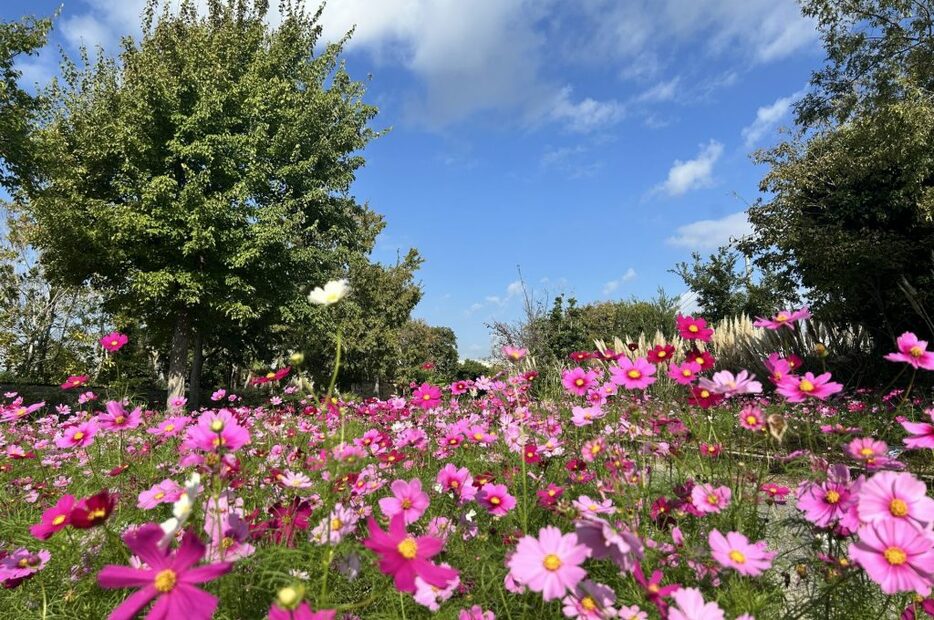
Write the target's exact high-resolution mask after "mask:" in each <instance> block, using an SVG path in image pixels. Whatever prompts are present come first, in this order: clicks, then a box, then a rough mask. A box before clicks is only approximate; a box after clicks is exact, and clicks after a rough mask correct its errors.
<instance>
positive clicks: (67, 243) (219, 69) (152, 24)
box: [17, 0, 379, 396]
mask: <svg viewBox="0 0 934 620" xmlns="http://www.w3.org/2000/svg"><path fill="white" fill-rule="evenodd" d="M267 4H268V3H267V2H266V1H265V0H253V1H248V0H226V1H222V0H211V1H210V2H209V3H208V7H207V10H206V12H205V13H204V14H203V15H199V14H198V12H197V11H196V9H195V6H194V2H192V1H190V0H186V1H185V2H183V3H182V5H181V7H180V9H179V10H178V11H177V12H172V11H171V10H170V9H169V6H168V4H166V5H165V7H162V6H161V3H160V0H149V2H148V3H147V6H146V9H145V12H144V19H143V34H142V38H141V40H140V41H138V42H137V41H134V40H132V39H130V38H125V39H124V40H123V46H122V47H123V49H122V52H121V53H120V55H119V60H117V59H111V58H106V57H104V56H103V55H102V54H99V55H98V58H97V61H96V62H94V63H87V62H85V63H84V65H83V66H80V67H79V66H77V65H75V64H72V63H68V62H66V63H65V64H64V65H63V67H62V76H63V79H62V81H61V82H60V83H55V84H53V86H52V87H51V88H50V89H49V91H48V92H47V93H46V96H47V98H48V100H49V101H50V105H49V106H48V109H47V113H46V114H45V115H44V116H43V117H42V119H41V120H40V122H39V123H38V124H37V126H36V127H35V130H34V136H33V137H34V139H33V140H32V141H31V142H32V145H33V146H32V149H33V151H32V155H33V157H34V158H35V159H36V160H37V164H38V171H37V175H36V176H35V177H34V178H20V179H18V181H19V182H18V185H17V189H18V190H19V191H20V192H21V194H22V195H23V196H24V197H25V199H26V203H25V204H26V207H27V209H28V212H29V213H30V215H31V216H32V217H33V218H34V219H35V221H36V223H37V224H38V231H39V235H38V236H37V237H36V243H37V245H38V247H39V248H40V250H41V252H42V260H43V262H44V263H45V265H46V266H47V268H48V271H49V274H50V275H51V276H52V277H53V278H56V279H59V280H61V281H62V282H66V283H73V284H80V283H84V282H90V283H91V284H92V285H93V286H94V287H95V288H97V289H99V290H100V291H102V292H103V294H104V296H105V300H106V308H107V309H108V310H111V311H124V312H127V313H133V314H134V315H136V316H139V317H142V318H143V319H144V321H145V323H146V325H147V327H148V328H149V329H151V330H152V332H153V334H158V335H160V336H161V338H162V340H163V342H170V345H169V346H168V348H169V355H168V375H167V378H168V385H169V392H170V396H171V395H173V394H179V393H181V392H182V391H183V390H184V384H185V377H186V370H187V365H188V355H189V349H190V340H191V335H192V332H193V330H194V335H195V341H196V344H197V347H196V349H197V351H196V354H197V353H198V351H200V350H201V348H202V347H204V346H207V345H208V344H210V343H211V342H212V341H213V340H215V339H216V338H219V337H222V336H227V337H231V338H232V337H237V336H243V337H246V338H247V339H248V340H249V341H250V342H252V343H256V342H260V341H263V340H264V339H265V340H266V341H273V340H275V337H274V336H275V335H274V334H272V333H271V330H272V329H273V327H274V326H277V325H281V324H282V323H283V322H284V321H283V309H284V308H286V307H288V306H290V305H294V304H295V303H297V302H296V300H298V299H300V298H301V297H302V294H303V293H304V292H305V291H306V290H307V288H308V284H309V283H314V284H318V283H322V282H324V281H325V280H326V279H327V278H328V276H330V275H333V274H335V273H341V272H345V273H346V270H347V269H349V268H350V265H351V263H352V261H354V260H355V259H357V258H358V257H360V256H361V255H363V254H365V253H367V252H368V251H369V250H370V249H371V247H372V243H373V239H374V238H375V234H376V232H375V231H376V230H378V226H377V225H378V222H379V219H378V218H377V217H375V216H373V214H372V212H371V211H370V210H369V209H368V208H367V207H366V206H364V205H361V204H359V203H358V202H356V200H355V199H354V198H353V196H351V195H350V193H349V189H350V185H351V183H352V181H353V180H354V174H355V170H356V169H357V168H359V167H360V166H361V165H363V163H364V160H363V157H362V156H361V155H360V154H359V151H360V149H362V148H363V147H364V146H365V145H366V144H367V143H368V142H369V141H370V140H371V139H372V138H374V137H375V136H376V135H378V134H377V133H376V132H374V131H373V130H372V129H370V128H369V122H370V120H371V119H372V118H373V116H374V115H375V114H376V108H374V107H373V106H370V105H367V104H365V103H363V102H362V96H363V93H364V88H363V85H362V84H360V83H359V82H355V81H353V80H351V78H350V76H349V75H348V74H347V72H346V71H345V69H344V66H343V64H342V63H341V62H340V54H341V50H342V44H343V42H340V43H336V44H331V45H323V46H319V37H320V34H321V27H320V24H319V23H318V19H319V16H320V10H319V11H318V12H317V13H314V14H308V13H306V12H304V10H303V9H301V8H299V7H298V6H297V4H299V3H293V2H285V3H283V5H282V15H283V17H282V22H281V24H280V25H279V26H278V27H275V28H270V27H269V26H267V24H266V21H265V17H266V13H267ZM84 60H85V61H86V60H87V57H86V55H85V56H84ZM250 342H247V343H245V345H244V349H250V348H251V346H250Z"/></svg>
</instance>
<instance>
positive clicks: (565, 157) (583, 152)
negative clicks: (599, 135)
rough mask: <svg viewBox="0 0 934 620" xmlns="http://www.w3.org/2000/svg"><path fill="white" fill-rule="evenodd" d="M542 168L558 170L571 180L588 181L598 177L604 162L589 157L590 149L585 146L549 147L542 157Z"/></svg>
mask: <svg viewBox="0 0 934 620" xmlns="http://www.w3.org/2000/svg"><path fill="white" fill-rule="evenodd" d="M540 162H541V166H542V168H548V169H552V170H557V171H560V172H562V173H564V174H565V176H567V178H569V179H572V180H574V179H588V178H591V177H593V176H596V174H597V173H598V172H600V170H601V169H603V162H602V161H600V160H594V159H592V157H591V156H589V149H588V148H587V147H585V146H583V145H580V144H578V145H577V146H573V147H571V146H562V147H558V148H554V147H548V148H546V149H545V152H544V153H542V157H541V160H540Z"/></svg>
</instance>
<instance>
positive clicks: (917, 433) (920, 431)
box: [898, 407, 934, 450]
mask: <svg viewBox="0 0 934 620" xmlns="http://www.w3.org/2000/svg"><path fill="white" fill-rule="evenodd" d="M926 413H927V414H928V417H929V418H931V420H932V421H934V407H932V408H930V409H927V410H926ZM898 423H899V424H901V425H902V428H904V429H905V430H906V431H907V432H908V433H910V434H911V437H905V438H904V439H902V443H904V444H905V445H906V446H907V447H908V448H909V449H910V450H917V449H925V448H934V424H931V423H930V422H910V421H908V420H905V419H901V420H899V421H898Z"/></svg>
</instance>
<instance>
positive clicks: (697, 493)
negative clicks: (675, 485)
mask: <svg viewBox="0 0 934 620" xmlns="http://www.w3.org/2000/svg"><path fill="white" fill-rule="evenodd" d="M732 495H733V492H732V491H731V490H730V487H724V486H720V487H714V486H713V485H712V484H698V485H695V486H694V488H693V489H691V504H692V505H693V506H694V507H695V508H696V509H697V510H698V512H700V513H702V514H707V513H715V512H720V511H721V510H723V509H724V508H726V507H727V506H729V505H730V498H731V497H732Z"/></svg>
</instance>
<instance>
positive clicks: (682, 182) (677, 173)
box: [655, 140, 723, 196]
mask: <svg viewBox="0 0 934 620" xmlns="http://www.w3.org/2000/svg"><path fill="white" fill-rule="evenodd" d="M722 154H723V145H722V144H720V143H719V142H717V141H716V140H711V141H710V142H708V143H707V144H706V145H701V149H700V152H699V153H698V154H697V157H695V158H694V159H689V160H687V161H681V160H680V159H676V160H675V162H674V164H672V166H671V169H670V170H669V171H668V178H667V179H666V180H665V182H664V183H661V184H660V185H658V186H656V188H655V191H662V192H665V193H667V194H668V195H669V196H680V195H682V194H685V193H687V192H689V191H691V190H694V189H700V188H703V187H710V186H711V185H712V184H713V166H714V164H715V163H717V160H718V159H720V155H722Z"/></svg>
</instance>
